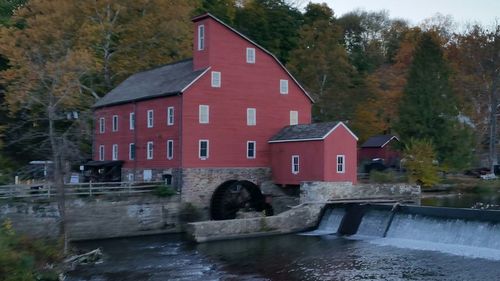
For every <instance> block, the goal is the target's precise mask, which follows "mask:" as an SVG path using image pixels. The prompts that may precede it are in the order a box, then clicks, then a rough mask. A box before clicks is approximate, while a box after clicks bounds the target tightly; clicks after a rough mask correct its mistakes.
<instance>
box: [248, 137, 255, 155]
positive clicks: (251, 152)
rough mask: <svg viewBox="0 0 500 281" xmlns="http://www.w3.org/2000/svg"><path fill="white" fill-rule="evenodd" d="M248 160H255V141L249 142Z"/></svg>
mask: <svg viewBox="0 0 500 281" xmlns="http://www.w3.org/2000/svg"><path fill="white" fill-rule="evenodd" d="M247 158H248V159H255V141H247Z"/></svg>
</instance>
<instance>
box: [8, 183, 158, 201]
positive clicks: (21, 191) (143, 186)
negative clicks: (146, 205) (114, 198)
mask: <svg viewBox="0 0 500 281" xmlns="http://www.w3.org/2000/svg"><path fill="white" fill-rule="evenodd" d="M164 184H165V183H164V182H99V183H77V184H65V185H64V191H65V195H66V196H82V197H85V196H89V197H91V196H96V195H130V194H137V193H150V192H152V191H153V190H155V189H156V188H157V187H158V186H160V185H164ZM57 194H58V192H57V189H56V188H55V187H54V186H53V185H52V184H29V185H3V186H0V199H12V198H52V197H56V196H57Z"/></svg>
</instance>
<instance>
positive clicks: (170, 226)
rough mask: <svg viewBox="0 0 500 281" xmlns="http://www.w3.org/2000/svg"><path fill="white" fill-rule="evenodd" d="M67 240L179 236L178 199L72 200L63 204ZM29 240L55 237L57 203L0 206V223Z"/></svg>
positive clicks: (154, 197)
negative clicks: (30, 238)
mask: <svg viewBox="0 0 500 281" xmlns="http://www.w3.org/2000/svg"><path fill="white" fill-rule="evenodd" d="M66 208H67V209H66V214H67V229H68V234H69V238H70V240H87V239H102V238H112V237H120V236H138V235H145V234H155V233H172V232H180V231H181V229H180V222H179V212H180V199H179V196H173V197H170V198H159V197H156V196H152V195H141V196H138V197H123V198H82V199H80V198H74V199H67V201H66ZM5 219H10V220H11V221H12V224H13V227H14V229H15V230H16V231H17V232H18V233H21V234H26V235H29V236H32V237H48V238H55V237H57V236H58V233H59V224H58V223H59V220H60V214H59V210H58V208H57V202H49V201H45V202H42V201H37V202H2V203H1V205H0V222H3V221H4V220H5Z"/></svg>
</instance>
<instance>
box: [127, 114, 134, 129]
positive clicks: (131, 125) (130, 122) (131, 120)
mask: <svg viewBox="0 0 500 281" xmlns="http://www.w3.org/2000/svg"><path fill="white" fill-rule="evenodd" d="M128 128H129V129H130V130H134V129H135V113H134V112H130V114H129V115H128Z"/></svg>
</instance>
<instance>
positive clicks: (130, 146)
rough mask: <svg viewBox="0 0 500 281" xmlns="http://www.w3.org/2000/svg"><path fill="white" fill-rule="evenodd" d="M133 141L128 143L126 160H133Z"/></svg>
mask: <svg viewBox="0 0 500 281" xmlns="http://www.w3.org/2000/svg"><path fill="white" fill-rule="evenodd" d="M135 152H136V151H135V143H129V144H128V160H135Z"/></svg>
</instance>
